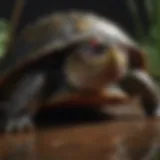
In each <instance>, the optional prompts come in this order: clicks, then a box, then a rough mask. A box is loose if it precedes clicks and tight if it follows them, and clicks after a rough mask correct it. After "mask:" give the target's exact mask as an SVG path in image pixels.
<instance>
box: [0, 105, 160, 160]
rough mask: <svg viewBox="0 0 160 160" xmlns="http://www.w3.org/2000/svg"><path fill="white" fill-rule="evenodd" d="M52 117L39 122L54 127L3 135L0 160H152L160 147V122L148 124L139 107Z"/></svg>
mask: <svg viewBox="0 0 160 160" xmlns="http://www.w3.org/2000/svg"><path fill="white" fill-rule="evenodd" d="M135 106H136V107H135ZM48 112H49V113H47V112H46V113H45V112H44V111H42V113H43V114H42V115H43V116H42V115H39V117H38V118H37V119H39V120H41V121H42V119H47V120H48V122H50V123H51V124H52V125H51V124H50V125H48V127H44V126H43V125H41V126H40V127H39V125H38V126H37V129H35V130H34V131H33V132H30V133H26V134H13V135H9V134H1V135H0V160H22V159H23V160H53V159H55V160H74V159H75V160H88V159H92V160H152V159H151V158H150V157H152V156H153V154H155V152H156V151H158V150H159V147H160V118H156V119H145V117H144V115H143V114H142V110H141V108H140V107H138V104H132V103H131V104H129V105H127V106H118V107H116V108H114V107H111V108H108V107H107V108H104V109H103V111H101V112H98V111H97V110H96V109H92V110H91V109H86V108H85V109H84V108H76V109H69V108H67V109H64V110H62V109H54V110H53V111H52V112H51V111H48ZM106 113H110V114H111V113H112V116H108V115H107V114H106ZM113 115H114V116H113ZM48 122H47V121H46V122H45V123H47V124H49V123H48ZM45 123H44V124H45ZM37 124H38V123H37ZM45 126H46V125H45Z"/></svg>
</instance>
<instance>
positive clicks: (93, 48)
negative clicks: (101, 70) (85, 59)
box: [80, 40, 107, 56]
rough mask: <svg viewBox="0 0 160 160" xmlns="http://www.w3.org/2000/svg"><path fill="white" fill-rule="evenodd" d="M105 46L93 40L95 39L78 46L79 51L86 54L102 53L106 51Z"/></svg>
mask: <svg viewBox="0 0 160 160" xmlns="http://www.w3.org/2000/svg"><path fill="white" fill-rule="evenodd" d="M106 49H107V48H106V46H104V45H103V44H101V43H99V42H97V41H95V40H91V41H89V43H86V44H83V45H82V46H81V47H80V52H81V53H82V54H86V55H91V56H92V55H95V56H96V55H97V56H98V55H103V54H104V53H105V51H106Z"/></svg>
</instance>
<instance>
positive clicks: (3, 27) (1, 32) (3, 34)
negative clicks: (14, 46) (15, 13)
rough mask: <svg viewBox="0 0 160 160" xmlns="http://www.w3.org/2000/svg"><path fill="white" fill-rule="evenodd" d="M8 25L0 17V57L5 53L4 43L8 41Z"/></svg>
mask: <svg viewBox="0 0 160 160" xmlns="http://www.w3.org/2000/svg"><path fill="white" fill-rule="evenodd" d="M9 29H10V25H9V24H8V22H7V21H5V20H4V19H0V57H2V56H3V55H4V53H5V48H6V43H7V41H8V33H9Z"/></svg>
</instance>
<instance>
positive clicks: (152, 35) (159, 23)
mask: <svg viewBox="0 0 160 160" xmlns="http://www.w3.org/2000/svg"><path fill="white" fill-rule="evenodd" d="M127 2H128V6H129V8H130V11H131V13H132V15H133V20H134V21H135V27H136V31H137V37H138V40H139V43H140V45H141V46H142V48H144V50H146V53H148V57H149V66H150V71H151V73H152V74H153V75H155V76H159V75H160V1H159V0H144V6H145V8H146V12H147V14H146V15H148V17H149V21H150V29H149V34H148V35H146V36H144V33H143V25H142V22H141V20H140V17H139V10H138V6H137V4H136V2H135V0H127Z"/></svg>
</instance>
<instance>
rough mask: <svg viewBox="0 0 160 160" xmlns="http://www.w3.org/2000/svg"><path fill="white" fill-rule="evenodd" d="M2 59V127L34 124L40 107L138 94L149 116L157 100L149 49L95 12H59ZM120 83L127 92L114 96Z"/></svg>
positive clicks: (28, 30) (27, 30)
mask: <svg viewBox="0 0 160 160" xmlns="http://www.w3.org/2000/svg"><path fill="white" fill-rule="evenodd" d="M2 58H3V59H2V61H1V63H0V77H1V78H0V115H1V116H0V126H1V129H2V130H3V131H9V132H10V131H13V130H18V131H21V130H23V129H25V128H28V127H30V126H32V117H33V116H34V115H35V114H36V111H37V110H39V109H40V108H41V107H42V106H43V107H44V106H47V105H52V106H54V105H56V104H64V105H65V104H67V103H69V104H75V103H87V104H94V103H95V104H99V105H100V106H102V105H103V106H104V104H107V103H114V102H115V100H118V101H117V102H118V103H122V102H126V100H128V99H130V98H132V97H134V96H135V95H138V96H139V97H140V101H141V103H142V106H143V109H144V113H145V114H146V116H154V115H155V110H156V108H157V106H158V105H159V103H158V94H157V87H156V85H155V83H154V81H153V80H152V78H151V76H150V74H149V72H148V68H147V63H146V62H147V58H146V54H145V52H143V51H142V49H141V48H140V46H139V45H138V44H137V43H136V42H135V41H134V40H132V38H130V36H129V35H128V34H127V33H126V32H125V31H124V30H123V29H122V28H121V27H120V26H118V25H117V24H116V23H114V22H112V21H110V20H108V19H107V18H105V17H103V16H101V15H98V14H96V13H93V12H84V11H73V10H70V11H59V12H55V13H52V14H49V15H46V16H43V17H42V18H40V19H38V20H36V21H35V22H33V23H30V24H28V25H26V27H24V29H23V30H22V31H21V32H20V33H19V34H17V35H16V38H15V43H14V47H13V49H12V51H11V53H10V54H6V55H5V56H3V57H2ZM115 84H116V85H118V87H119V88H120V89H122V91H124V93H125V94H123V95H122V94H118V95H116V94H112V93H111V92H110V91H109V89H108V88H109V87H110V86H112V85H115Z"/></svg>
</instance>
